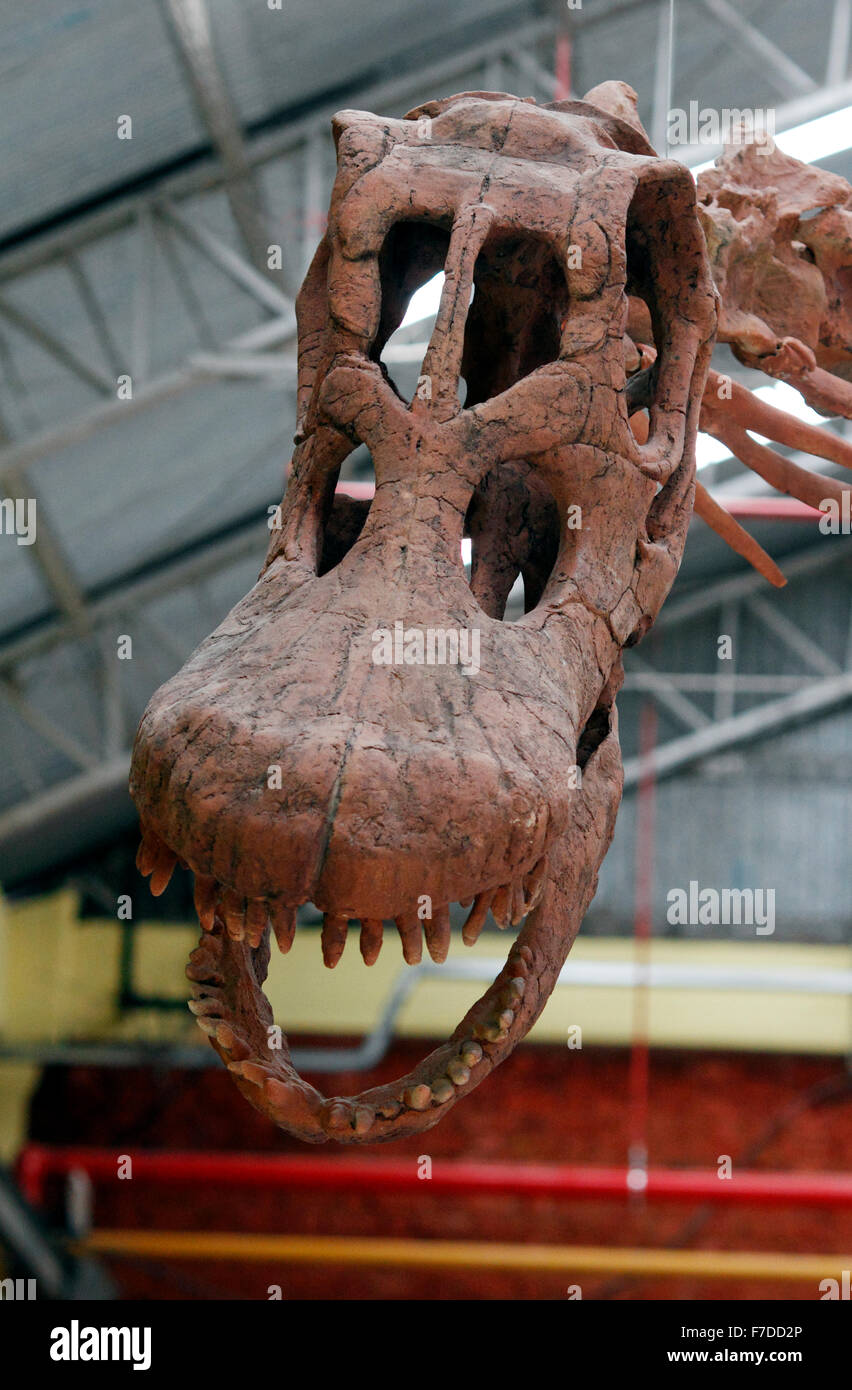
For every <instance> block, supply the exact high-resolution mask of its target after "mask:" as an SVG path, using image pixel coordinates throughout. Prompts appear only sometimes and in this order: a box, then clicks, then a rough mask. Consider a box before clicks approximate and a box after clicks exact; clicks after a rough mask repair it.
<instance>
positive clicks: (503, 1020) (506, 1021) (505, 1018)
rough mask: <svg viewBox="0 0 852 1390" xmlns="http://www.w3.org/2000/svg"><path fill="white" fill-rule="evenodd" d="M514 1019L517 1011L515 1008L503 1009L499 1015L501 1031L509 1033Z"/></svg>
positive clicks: (498, 1024)
mask: <svg viewBox="0 0 852 1390" xmlns="http://www.w3.org/2000/svg"><path fill="white" fill-rule="evenodd" d="M514 1021H515V1013H514V1010H513V1009H502V1010H501V1011H500V1013H499V1014H498V1015H497V1026H498V1028H499V1029H500V1031H501V1033H508V1031H509V1029H510V1028H511V1026H512V1024H513V1023H514Z"/></svg>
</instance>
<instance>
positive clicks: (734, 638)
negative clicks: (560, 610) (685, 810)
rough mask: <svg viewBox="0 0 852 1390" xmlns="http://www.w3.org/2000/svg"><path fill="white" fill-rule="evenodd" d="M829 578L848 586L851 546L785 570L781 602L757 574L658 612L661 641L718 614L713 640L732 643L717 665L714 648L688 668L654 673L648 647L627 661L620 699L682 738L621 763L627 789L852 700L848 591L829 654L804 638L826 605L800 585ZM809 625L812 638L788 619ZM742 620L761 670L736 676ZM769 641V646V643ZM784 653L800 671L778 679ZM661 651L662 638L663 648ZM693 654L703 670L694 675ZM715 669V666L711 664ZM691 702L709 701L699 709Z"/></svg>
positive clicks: (821, 549) (838, 545)
mask: <svg viewBox="0 0 852 1390" xmlns="http://www.w3.org/2000/svg"><path fill="white" fill-rule="evenodd" d="M831 571H833V572H834V575H835V576H840V575H842V577H843V579H845V581H846V586H847V587H849V585H848V581H849V578H850V575H852V544H850V542H849V539H848V538H845V537H844V538H843V539H842V540H840V539H837V540H828V539H825V540H823V541H822V542H821V544H819V545H816V546H814V547H813V548H812V549H809V550H806V551H804V552H802V553H800V554H799V555H798V556H796V557H795V558H794V559H792V560H789V561H787V562H785V572H786V574H787V578H788V581H789V583H788V586H787V588H786V589H785V590H784V591H783V593H782V594H781V595H780V597H777V598H776V597H775V596H773V597H771V598H770V597H767V595H766V592H765V591H766V584H765V581H764V580H763V579H762V577H761V576H760V575H759V574H757V573H755V572H754V571H749V572H747V573H745V574H741V575H737V576H736V577H734V578H732V579H725V580H720V581H719V582H718V583H715V584H710V585H707V586H705V587H703V588H702V589H700V590H699V591H697V592H696V593H694V594H692V595H687V596H685V597H684V598H681V599H677V598H675V599H673V600H671V601H670V602H669V604H668V606H667V607H666V608H664V609H663V611H662V613H661V615H660V617H659V619H658V620H657V623H656V625H655V629H654V631H655V633H656V634H662V635H663V639H664V635H665V634H666V633H667V632H671V631H673V630H675V629H677V628H679V627H683V626H685V625H688V624H690V623H692V624H696V623H698V621H699V620H700V619H702V618H704V617H707V616H708V615H710V614H712V613H714V612H716V613H718V615H719V620H718V633H719V636H720V637H721V636H722V635H723V634H724V635H726V636H728V637H730V638H731V658H730V659H729V660H719V657H718V649H717V646H716V643H715V642H713V641H710V642H708V641H703V642H701V643H700V644H697V645H696V646H694V647H690V648H689V649H688V650H689V669H688V670H681V671H670V670H660V669H659V668H658V667H657V666H655V665H652V664H651V662H650V658H649V657H648V656H647V655H646V652H647V650H648V646H649V645H650V644H646V646H645V647H643V648H640V651H641V655H640V654H639V653H637V652H633V651H628V652H626V653H625V663H624V664H625V672H626V674H625V680H624V691H625V692H627V693H638V694H641V695H644V696H646V697H649V698H651V699H652V700H654V701H655V703H656V704H657V705H658V706H659V707H660V708H661V709H663V710H665V712H666V714H667V716H670V717H671V716H673V717H674V719H675V720H676V721H677V723H678V724H680V725H681V726H682V728H683V730H684V732H683V733H680V734H677V735H675V737H673V738H670V739H668V740H666V741H665V742H663V743H662V744H661V745H659V746H658V747H657V748H656V749H655V750H654V753H653V755H652V756H651V757H650V758H648V759H647V761H645V760H643V759H642V758H640V757H634V758H628V759H627V760H626V762H625V765H624V780H625V788H632V787H635V786H637V785H638V783H639V782H640V780H641V778H642V776H643V773H644V772H646V771H649V772H653V774H654V775H655V776H656V777H658V778H659V777H664V776H669V775H670V774H672V773H674V772H677V771H679V770H680V769H681V768H684V767H686V766H688V765H690V764H693V763H696V762H698V761H700V760H701V759H702V758H706V757H710V756H713V755H715V754H718V753H722V752H725V751H726V750H727V749H731V748H737V747H742V746H743V745H745V744H748V743H751V742H753V741H754V740H756V739H760V738H763V737H766V736H767V735H772V734H776V733H779V732H780V731H781V730H783V729H785V728H788V727H791V726H792V725H795V724H797V723H800V722H802V721H803V720H806V719H809V718H812V717H814V716H820V715H825V714H828V713H830V712H831V711H832V710H833V709H836V708H838V707H839V706H841V705H844V704H846V703H848V702H849V701H850V699H852V591H850V611H849V621H848V627H847V630H846V631H843V632H841V633H839V634H834V650H832V651H828V650H826V648H825V646H824V645H822V644H821V643H820V642H818V641H816V640H815V638H814V637H813V636H812V635H811V632H813V631H818V630H819V622H818V618H819V610H821V609H823V608H824V600H823V599H822V598H821V597H820V596H819V595H818V594H816V593H815V591H814V590H812V589H808V588H806V586H805V584H804V581H807V580H809V579H810V578H811V577H812V576H814V575H816V574H820V575H822V574H828V572H831ZM791 611H793V612H796V613H797V614H798V615H802V614H804V615H805V617H806V618H810V617H812V618H813V619H814V621H813V622H808V624H807V626H808V627H810V629H811V632H808V631H806V630H805V626H804V625H803V624H802V622H801V621H800V622H796V621H794V619H793V618H792V617H791ZM746 619H750V620H751V622H752V623H755V622H756V623H757V624H758V629H759V631H760V632H761V633H762V640H761V641H760V642H758V643H750V644H749V651H750V653H752V654H753V655H759V656H760V657H761V658H762V659H763V661H764V662H765V666H766V669H765V670H764V671H753V670H749V671H747V672H746V671H741V670H738V669H737V666H738V662H737V653H738V650H739V649H740V647H741V640H742V639H741V634H742V632H743V628H744V626H745V621H746ZM770 638H771V639H774V640H767V639H770ZM779 642H780V643H781V644H782V646H783V647H784V648H785V650H786V654H787V656H788V658H789V661H790V664H791V665H792V666H793V667H794V668H797V669H793V670H790V671H785V672H783V673H779V672H778V670H777V669H775V666H776V665H777V645H778V643H779ZM659 645H661V646H662V648H663V649H665V647H666V644H665V640H663V642H662V643H661V644H659ZM699 650H700V651H701V652H702V653H703V654H704V656H705V659H706V669H704V670H700V669H698V670H697V669H695V666H696V665H697V664H698V653H699ZM711 663H712V664H711ZM695 696H703V697H707V696H712V701H709V702H707V701H705V705H699V704H698V703H697V702H696V700H695V699H694V698H693V697H695Z"/></svg>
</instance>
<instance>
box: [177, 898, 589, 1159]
mask: <svg viewBox="0 0 852 1390" xmlns="http://www.w3.org/2000/svg"><path fill="white" fill-rule="evenodd" d="M548 896H549V895H548V894H547V893H545V901H546V899H547V897H548ZM543 907H544V902H543V904H542V908H543ZM542 908H540V909H538V910H536V911H535V912H533V913H532V914H531V915H530V916H529V917H528V918H527V920H526V921H525V923H524V925H523V926H522V928H521V930H520V932H519V934H518V937H517V939H516V940H515V941H514V942H513V943H512V946H511V947H510V950H509V954H508V958H507V961H506V964H505V966H504V967H503V969H502V970H501V971H500V972H499V974H498V975H497V977H496V979H495V980H494V982H493V984H492V985H491V986H490V987H489V988H488V989H487V990H486V992H485V993H484V994H483V995H482V997H481V998H480V999H479V1000H478V1001H477V1002H476V1003H475V1004H474V1005H473V1007H472V1008H471V1009H470V1010H469V1011H468V1013H467V1014H466V1015H465V1017H464V1018H463V1019H462V1021H461V1022H460V1023H459V1025H458V1027H457V1028H456V1029H455V1031H454V1032H453V1034H452V1035H451V1037H450V1038H449V1039H448V1041H447V1042H445V1043H443V1044H442V1045H441V1046H440V1047H437V1048H436V1049H435V1050H434V1051H433V1052H431V1053H429V1055H428V1056H427V1057H425V1058H424V1059H423V1060H422V1062H420V1063H419V1065H418V1066H417V1067H415V1068H414V1070H413V1071H411V1072H409V1073H408V1074H407V1075H406V1076H402V1077H400V1078H399V1079H398V1080H397V1081H395V1082H393V1083H391V1084H389V1085H385V1086H379V1087H375V1088H372V1089H369V1090H365V1091H363V1092H361V1093H359V1094H357V1095H354V1096H346V1097H343V1096H330V1097H324V1096H323V1095H322V1094H321V1093H320V1092H319V1091H318V1090H316V1088H315V1087H313V1086H311V1085H310V1084H309V1083H307V1082H306V1081H304V1080H303V1079H302V1078H301V1077H300V1076H299V1074H298V1072H297V1071H296V1070H295V1068H294V1067H293V1065H292V1063H291V1060H290V1052H289V1047H288V1045H287V1040H286V1037H283V1036H282V1037H281V1041H280V1046H275V1047H273V1046H270V1039H271V1038H275V1039H276V1040H277V1037H278V1035H277V1030H275V1029H274V1021H273V1016H272V1011H271V1009H270V1006H269V1003H268V1001H267V999H266V997H265V995H264V994H263V991H262V985H263V982H264V980H265V978H266V972H267V967H268V964H269V955H270V949H269V932H268V930H267V931H266V932H265V933H264V936H263V939H262V940H261V943H260V945H259V946H257V947H252V946H251V945H250V944H249V943H248V942H247V941H246V940H243V941H235V940H234V939H233V938H232V937H230V936H229V935H228V934H227V932H226V930H225V928H224V923H222V922H221V921H218V920H217V921H216V922H215V923H214V926H213V929H212V931H209V932H205V933H204V935H203V936H202V938H201V940H200V942H199V944H198V946H197V947H196V949H195V950H194V951H193V952H192V955H191V957H190V962H189V965H188V966H187V976H188V978H189V979H190V981H191V982H192V992H193V996H194V997H193V1000H192V1001H191V1002H190V1009H191V1010H192V1011H193V1013H194V1014H195V1015H196V1022H197V1023H198V1025H199V1027H201V1029H202V1030H203V1031H204V1032H205V1033H206V1034H207V1036H208V1037H209V1039H210V1042H211V1044H212V1045H213V1047H214V1048H215V1050H216V1051H217V1052H218V1054H219V1056H220V1057H221V1058H222V1061H223V1062H224V1063H225V1065H226V1066H227V1068H228V1070H229V1071H230V1072H231V1074H232V1076H233V1078H234V1080H235V1082H236V1084H237V1086H238V1088H239V1090H240V1091H241V1092H242V1094H243V1095H244V1096H245V1097H246V1099H247V1100H248V1101H249V1102H250V1104H251V1105H253V1106H254V1107H255V1109H257V1110H259V1111H261V1112H262V1113H263V1114H265V1115H267V1116H269V1118H270V1119H272V1120H273V1121H274V1122H275V1123H276V1124H277V1125H279V1126H280V1127H281V1128H282V1129H285V1130H286V1131H287V1132H288V1133H290V1134H292V1135H294V1136H295V1137H297V1138H299V1139H302V1140H304V1141H307V1142H308V1143H315V1144H321V1143H325V1142H326V1141H327V1140H329V1139H332V1140H336V1141H337V1142H338V1143H343V1144H357V1143H377V1142H382V1141H384V1140H390V1139H395V1138H402V1137H404V1136H405V1135H408V1134H415V1133H418V1132H420V1131H423V1130H426V1129H430V1128H431V1127H432V1126H433V1125H435V1124H437V1123H438V1121H439V1120H440V1119H441V1118H442V1117H443V1116H444V1115H445V1114H446V1113H447V1112H448V1110H450V1109H451V1108H452V1106H453V1105H454V1104H455V1102H456V1101H457V1100H460V1099H461V1098H462V1097H463V1096H465V1095H467V1094H468V1093H469V1092H470V1091H472V1090H473V1089H474V1088H475V1087H476V1086H478V1085H479V1084H480V1082H481V1081H484V1080H485V1078H486V1076H488V1075H489V1073H490V1072H491V1071H492V1070H493V1069H494V1067H495V1066H497V1065H498V1064H499V1063H500V1062H501V1061H503V1060H504V1059H505V1057H507V1056H508V1055H509V1053H510V1052H511V1051H512V1050H513V1049H514V1047H515V1046H516V1045H517V1043H519V1042H520V1041H521V1039H522V1038H523V1037H524V1036H525V1034H526V1033H527V1032H528V1030H529V1028H530V1027H531V1026H532V1023H533V1022H534V1021H535V1019H536V1018H537V1016H538V1014H539V1013H540V1011H541V1009H542V1007H543V1006H544V1003H545V1002H546V1000H547V998H548V996H549V994H550V992H551V990H552V989H553V985H554V983H555V980H556V976H557V975H558V973H559V970H560V969H561V966H562V963H563V961H564V958H565V955H566V954H567V951H568V948H569V946H570V944H571V940H572V939H573V936H570V937H569V938H568V940H567V941H566V942H565V944H564V949H563V950H562V951H561V952H559V951H557V952H556V953H554V949H553V947H554V941H553V932H552V929H548V926H547V925H546V918H545V915H544V913H543V911H542ZM554 967H555V968H554Z"/></svg>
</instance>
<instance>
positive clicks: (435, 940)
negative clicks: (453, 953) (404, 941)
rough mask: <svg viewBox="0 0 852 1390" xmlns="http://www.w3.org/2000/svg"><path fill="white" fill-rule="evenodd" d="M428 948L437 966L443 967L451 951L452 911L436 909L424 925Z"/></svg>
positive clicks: (442, 908) (444, 908)
mask: <svg viewBox="0 0 852 1390" xmlns="http://www.w3.org/2000/svg"><path fill="white" fill-rule="evenodd" d="M423 930H424V932H425V935H426V946H427V949H428V951H429V955H430V956H431V957H432V959H433V961H434V962H435V964H436V965H442V964H443V962H444V961H445V960H446V959H447V955H448V953H449V949H450V909H449V907H436V908H434V909H433V913H432V916H431V918H429V917H427V918H426V920H425V921H424V923H423Z"/></svg>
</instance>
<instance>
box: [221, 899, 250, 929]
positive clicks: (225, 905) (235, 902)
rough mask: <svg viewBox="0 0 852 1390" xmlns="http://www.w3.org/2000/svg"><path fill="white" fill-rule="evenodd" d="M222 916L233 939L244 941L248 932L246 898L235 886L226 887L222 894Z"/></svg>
mask: <svg viewBox="0 0 852 1390" xmlns="http://www.w3.org/2000/svg"><path fill="white" fill-rule="evenodd" d="M222 916H223V917H224V919H225V930H226V931H227V933H228V935H229V937H230V938H231V940H232V941H243V940H244V939H245V934H246V900H245V898H243V897H241V896H240V894H239V893H237V892H235V891H234V889H233V888H226V889H225V891H224V893H223V894H222Z"/></svg>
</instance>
